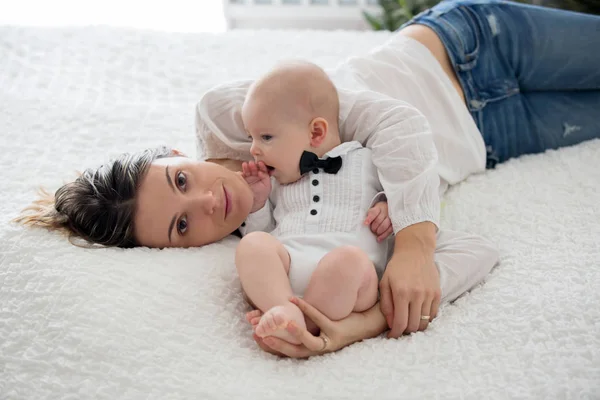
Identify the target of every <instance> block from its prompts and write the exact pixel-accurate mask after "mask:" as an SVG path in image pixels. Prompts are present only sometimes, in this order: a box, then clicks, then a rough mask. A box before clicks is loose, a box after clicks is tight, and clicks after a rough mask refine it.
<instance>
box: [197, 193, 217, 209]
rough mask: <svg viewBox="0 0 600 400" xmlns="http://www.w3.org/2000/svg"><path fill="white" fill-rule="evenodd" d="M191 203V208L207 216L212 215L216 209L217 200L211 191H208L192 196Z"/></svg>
mask: <svg viewBox="0 0 600 400" xmlns="http://www.w3.org/2000/svg"><path fill="white" fill-rule="evenodd" d="M191 203H192V204H191V207H193V208H199V209H201V210H203V211H205V212H206V213H207V214H212V213H213V212H214V211H215V208H216V207H217V198H216V197H215V195H214V194H213V192H212V191H210V190H208V191H205V192H202V193H199V194H198V195H196V196H193V197H192V198H191Z"/></svg>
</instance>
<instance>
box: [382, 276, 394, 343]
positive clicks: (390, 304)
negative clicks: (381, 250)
mask: <svg viewBox="0 0 600 400" xmlns="http://www.w3.org/2000/svg"><path fill="white" fill-rule="evenodd" d="M379 293H380V295H381V297H380V299H379V306H380V308H381V312H382V313H383V315H384V316H385V320H386V322H387V324H388V328H390V329H392V324H393V323H394V301H393V300H392V289H391V288H390V285H389V283H388V279H387V276H385V275H384V277H383V279H382V280H381V282H380V284H379ZM388 336H389V335H388Z"/></svg>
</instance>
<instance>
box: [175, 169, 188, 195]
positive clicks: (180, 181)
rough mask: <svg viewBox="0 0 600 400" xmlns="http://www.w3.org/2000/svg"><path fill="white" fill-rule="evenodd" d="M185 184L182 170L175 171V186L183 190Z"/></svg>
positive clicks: (185, 179)
mask: <svg viewBox="0 0 600 400" xmlns="http://www.w3.org/2000/svg"><path fill="white" fill-rule="evenodd" d="M186 185H187V178H186V176H185V174H184V173H183V172H178V173H177V187H178V188H179V189H181V190H183V191H185V189H186Z"/></svg>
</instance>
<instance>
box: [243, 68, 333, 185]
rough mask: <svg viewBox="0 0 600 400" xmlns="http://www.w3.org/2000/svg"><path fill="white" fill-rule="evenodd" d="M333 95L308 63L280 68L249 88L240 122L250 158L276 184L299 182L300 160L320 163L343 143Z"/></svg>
mask: <svg viewBox="0 0 600 400" xmlns="http://www.w3.org/2000/svg"><path fill="white" fill-rule="evenodd" d="M338 115H339V100H338V95H337V90H336V88H335V86H334V85H333V82H331V80H330V79H329V77H328V76H327V74H326V73H325V71H323V69H321V68H320V67H318V66H317V65H315V64H312V63H309V62H301V61H296V62H288V63H285V64H280V65H278V66H277V67H275V68H274V69H273V70H271V71H270V72H269V73H267V74H266V75H265V76H263V77H262V78H260V79H258V80H257V81H256V82H254V83H253V84H252V86H251V87H250V89H249V90H248V94H247V95H246V100H245V102H244V105H243V107H242V120H243V122H244V126H245V128H246V132H247V133H248V135H249V136H250V137H251V138H252V147H251V149H250V152H251V153H252V156H253V157H254V159H255V160H256V161H262V162H264V163H265V164H266V165H267V166H268V167H269V169H270V170H271V174H272V176H273V177H275V179H277V181H279V182H280V183H291V182H295V181H296V180H298V179H299V178H300V169H299V163H300V156H301V155H302V152H303V151H305V150H307V151H310V152H313V153H315V154H316V155H317V156H319V157H323V155H324V154H325V153H327V152H328V151H329V150H331V149H333V148H334V147H336V146H337V145H339V144H340V143H341V141H340V135H339V130H338Z"/></svg>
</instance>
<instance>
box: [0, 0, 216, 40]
mask: <svg viewBox="0 0 600 400" xmlns="http://www.w3.org/2000/svg"><path fill="white" fill-rule="evenodd" d="M0 24H3V25H5V24H10V25H36V26H61V25H62V26H64V25H89V24H93V25H98V24H101V25H111V26H122V27H132V28H144V29H155V30H166V31H180V32H220V31H224V30H225V18H224V14H223V3H222V1H221V0H148V1H143V0H93V1H91V0H14V1H11V0H0Z"/></svg>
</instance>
